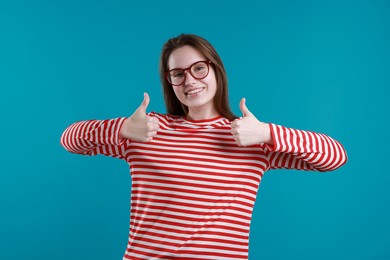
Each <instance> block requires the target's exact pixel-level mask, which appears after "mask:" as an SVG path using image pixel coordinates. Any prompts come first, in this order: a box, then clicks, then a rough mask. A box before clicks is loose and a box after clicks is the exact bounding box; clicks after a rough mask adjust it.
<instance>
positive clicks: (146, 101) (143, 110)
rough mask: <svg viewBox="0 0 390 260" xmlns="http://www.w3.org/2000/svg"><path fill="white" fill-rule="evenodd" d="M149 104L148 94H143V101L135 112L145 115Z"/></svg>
mask: <svg viewBox="0 0 390 260" xmlns="http://www.w3.org/2000/svg"><path fill="white" fill-rule="evenodd" d="M149 102H150V98H149V95H148V93H146V92H145V93H144V100H143V101H142V103H141V105H140V106H139V107H138V108H137V112H141V113H143V114H146V108H147V107H148V105H149Z"/></svg>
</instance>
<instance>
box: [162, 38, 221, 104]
mask: <svg viewBox="0 0 390 260" xmlns="http://www.w3.org/2000/svg"><path fill="white" fill-rule="evenodd" d="M205 60H207V59H206V58H205V57H204V56H203V55H202V54H201V53H200V52H199V51H198V50H197V49H195V48H193V47H191V46H188V45H186V46H183V47H180V48H178V49H176V50H174V51H173V52H172V53H171V55H170V56H169V60H168V68H169V70H172V69H176V68H179V69H185V68H188V67H190V66H191V65H192V64H194V63H196V62H198V61H205ZM184 73H185V80H184V82H183V83H182V84H181V85H179V86H172V87H173V90H174V92H175V94H176V97H177V98H178V99H179V100H180V102H181V103H183V104H184V105H186V106H187V107H188V109H189V110H190V111H191V110H193V109H207V110H209V111H212V110H214V102H213V100H214V96H215V93H216V92H217V81H216V78H215V72H214V70H213V68H212V66H209V74H208V75H207V76H206V77H205V78H204V79H195V78H194V77H193V76H192V75H191V74H190V73H189V70H186V71H185V72H184Z"/></svg>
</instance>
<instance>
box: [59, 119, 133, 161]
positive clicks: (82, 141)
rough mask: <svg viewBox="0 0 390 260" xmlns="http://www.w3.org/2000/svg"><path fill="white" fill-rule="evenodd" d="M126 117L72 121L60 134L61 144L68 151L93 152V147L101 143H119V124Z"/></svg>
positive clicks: (120, 141)
mask: <svg viewBox="0 0 390 260" xmlns="http://www.w3.org/2000/svg"><path fill="white" fill-rule="evenodd" d="M125 119H126V118H122V117H119V118H115V119H108V120H87V121H79V122H76V123H73V124H72V125H70V126H69V127H67V128H66V129H65V131H64V132H63V134H62V136H61V140H60V143H61V145H62V146H63V147H64V148H65V149H66V150H67V151H69V152H72V153H77V154H89V155H92V154H93V150H94V148H96V147H98V146H103V145H120V144H121V143H122V142H123V140H122V139H121V138H120V136H119V131H120V128H121V125H122V124H123V122H124V120H125Z"/></svg>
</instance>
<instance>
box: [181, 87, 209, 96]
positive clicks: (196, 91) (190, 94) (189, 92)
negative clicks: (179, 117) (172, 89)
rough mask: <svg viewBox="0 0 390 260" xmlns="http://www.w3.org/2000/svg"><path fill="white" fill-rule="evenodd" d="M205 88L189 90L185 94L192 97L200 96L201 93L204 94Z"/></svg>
mask: <svg viewBox="0 0 390 260" xmlns="http://www.w3.org/2000/svg"><path fill="white" fill-rule="evenodd" d="M204 89H205V88H204V87H203V88H193V89H189V90H187V91H186V92H185V94H186V95H187V96H192V95H195V94H198V93H199V92H202V91H203V90H204Z"/></svg>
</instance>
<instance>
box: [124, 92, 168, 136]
mask: <svg viewBox="0 0 390 260" xmlns="http://www.w3.org/2000/svg"><path fill="white" fill-rule="evenodd" d="M149 101H150V98H149V95H148V94H147V93H144V100H143V101H142V103H141V105H140V106H139V107H138V108H137V110H135V112H134V113H133V114H132V115H131V116H130V117H129V118H127V119H126V120H125V121H124V122H123V124H122V127H121V130H120V132H119V135H120V137H121V138H128V139H131V140H133V141H137V142H149V141H151V140H152V139H153V137H154V136H156V134H157V131H158V130H159V129H160V128H159V124H158V123H159V121H158V118H156V117H152V116H148V115H147V114H146V109H147V107H148V105H149Z"/></svg>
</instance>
